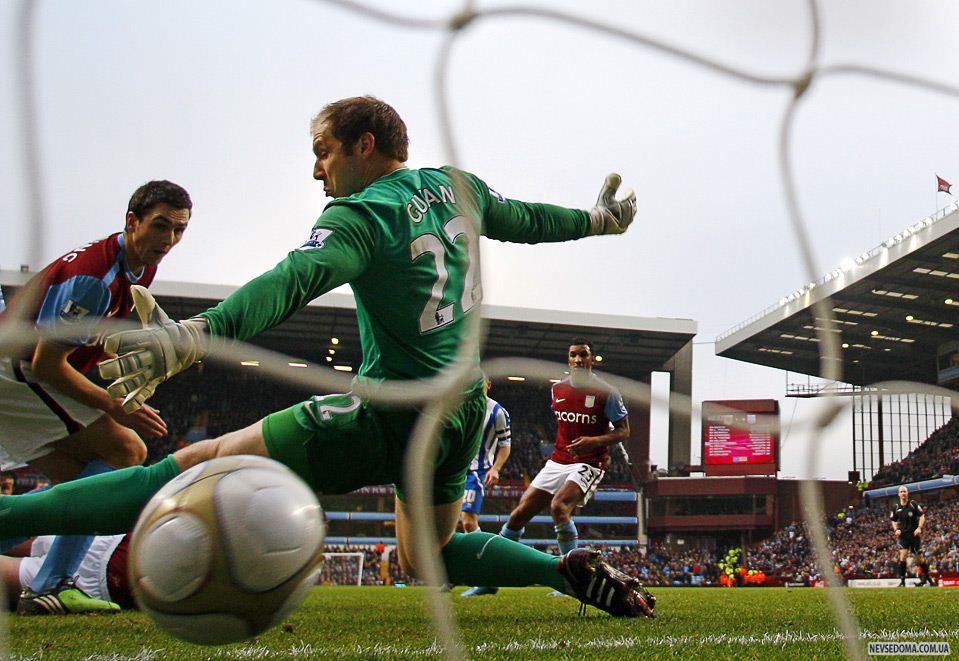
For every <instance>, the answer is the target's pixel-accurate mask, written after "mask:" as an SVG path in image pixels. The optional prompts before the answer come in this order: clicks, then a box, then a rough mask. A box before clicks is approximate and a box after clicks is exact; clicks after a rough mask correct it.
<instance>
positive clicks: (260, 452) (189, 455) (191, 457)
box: [173, 420, 270, 472]
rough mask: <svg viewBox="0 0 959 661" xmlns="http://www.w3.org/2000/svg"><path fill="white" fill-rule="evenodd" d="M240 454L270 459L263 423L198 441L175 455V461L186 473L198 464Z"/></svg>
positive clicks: (259, 421) (260, 421) (259, 422)
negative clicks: (264, 437) (264, 438)
mask: <svg viewBox="0 0 959 661" xmlns="http://www.w3.org/2000/svg"><path fill="white" fill-rule="evenodd" d="M238 454H253V455H257V456H259V457H269V456H270V455H269V453H268V452H267V451H266V442H265V441H264V440H263V421H262V420H258V421H257V422H254V423H253V424H252V425H250V426H249V427H244V428H243V429H240V430H238V431H233V432H230V433H228V434H224V435H223V436H218V437H217V438H210V439H206V440H203V441H197V442H196V443H193V444H191V445H188V446H186V447H185V448H181V449H179V450H177V451H176V452H174V453H173V459H174V461H176V465H177V466H178V467H179V468H180V471H181V472H182V471H185V470H186V469H188V468H192V467H193V466H196V465H197V464H200V463H203V462H204V461H209V460H210V459H216V458H217V457H230V456H234V455H238Z"/></svg>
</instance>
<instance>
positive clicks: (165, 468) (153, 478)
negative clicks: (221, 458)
mask: <svg viewBox="0 0 959 661" xmlns="http://www.w3.org/2000/svg"><path fill="white" fill-rule="evenodd" d="M179 473H180V469H179V468H178V467H177V465H176V462H175V461H174V460H173V455H170V456H168V457H167V458H166V459H164V460H163V461H160V462H158V463H155V464H153V465H152V466H133V467H131V468H123V469H121V470H116V471H111V472H109V473H102V474H100V475H94V476H92V477H86V478H83V479H81V480H74V481H72V482H65V483H63V484H58V485H56V486H55V487H52V488H50V489H48V490H46V491H41V492H38V493H31V494H24V495H22V496H0V535H2V536H3V537H15V536H31V537H32V536H35V535H111V534H121V533H127V532H130V531H131V530H132V529H133V525H134V524H135V523H136V520H137V517H138V516H139V515H140V510H142V509H143V506H144V505H146V503H147V501H148V500H150V497H151V496H153V494H155V493H156V492H157V491H159V490H160V487H162V486H163V485H164V484H166V483H167V482H169V481H170V480H172V479H173V478H174V477H176V476H177V475H178V474H179Z"/></svg>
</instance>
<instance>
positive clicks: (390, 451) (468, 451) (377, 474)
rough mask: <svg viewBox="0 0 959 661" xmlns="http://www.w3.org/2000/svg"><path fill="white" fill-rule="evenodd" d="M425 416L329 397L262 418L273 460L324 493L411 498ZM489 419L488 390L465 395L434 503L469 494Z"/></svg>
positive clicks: (439, 462) (440, 464)
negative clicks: (416, 438)
mask: <svg viewBox="0 0 959 661" xmlns="http://www.w3.org/2000/svg"><path fill="white" fill-rule="evenodd" d="M419 416H420V412H419V411H417V410H414V409H401V410H397V409H382V408H379V409H378V408H374V407H373V406H371V405H370V404H369V403H367V402H363V401H361V400H360V398H359V397H357V396H356V395H353V394H346V395H326V396H324V397H313V398H312V399H310V400H308V401H306V402H302V403H300V404H296V405H295V406H291V407H290V408H288V409H285V410H283V411H278V412H276V413H273V414H270V415H268V416H267V417H266V418H264V419H263V439H264V440H265V441H266V448H267V451H268V452H269V454H270V457H271V458H273V459H275V460H276V461H279V462H280V463H282V464H285V465H286V466H288V467H290V468H291V469H292V470H293V471H294V472H295V473H296V474H297V475H299V476H300V477H301V478H303V480H304V481H306V483H307V484H309V485H310V486H311V487H312V488H313V489H314V491H316V492H317V493H320V494H324V493H325V494H342V493H348V492H350V491H354V490H355V489H359V488H360V487H365V486H370V485H375V484H392V485H393V486H394V488H395V489H396V494H397V496H399V498H400V500H403V501H405V500H406V498H405V491H406V489H404V488H403V482H404V478H403V470H404V466H403V460H404V458H405V457H406V448H407V445H408V443H409V438H410V432H411V431H412V429H413V426H414V425H415V424H416V421H417V419H418V418H419ZM485 418H486V396H485V395H484V394H483V392H482V391H479V392H474V393H471V394H469V395H467V396H466V399H465V400H464V402H463V403H462V404H461V405H460V407H459V408H458V409H457V410H456V411H454V412H453V413H452V414H451V415H450V416H449V417H448V419H447V420H446V422H445V424H444V425H443V426H442V432H441V436H440V442H439V449H438V450H437V456H436V463H435V468H434V471H433V480H434V481H433V504H435V505H444V504H447V503H452V502H456V501H457V500H458V499H460V498H462V496H463V488H464V486H465V484H466V471H467V469H468V468H469V464H470V461H472V459H473V457H475V456H476V453H477V452H478V451H479V444H480V436H481V433H482V430H483V423H484V421H485Z"/></svg>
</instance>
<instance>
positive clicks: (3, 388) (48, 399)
mask: <svg viewBox="0 0 959 661" xmlns="http://www.w3.org/2000/svg"><path fill="white" fill-rule="evenodd" d="M103 415H105V414H104V412H103V411H101V410H99V409H94V408H90V407H89V406H84V405H83V404H81V403H79V402H77V401H74V400H73V399H70V398H69V397H67V396H66V395H64V394H62V393H60V392H57V391H56V390H54V389H53V388H52V387H51V386H49V385H47V384H45V383H42V382H37V381H36V380H35V379H34V378H33V372H31V370H30V364H29V363H27V362H26V361H22V360H15V359H12V358H0V470H12V469H14V468H20V467H22V466H23V465H24V463H26V462H29V461H32V460H34V459H38V458H40V457H42V456H44V455H47V454H50V452H52V451H53V448H52V447H50V445H51V444H52V443H53V442H54V441H59V440H60V439H62V438H65V437H67V436H69V435H70V434H72V433H74V432H76V431H79V430H80V429H83V428H84V427H86V426H88V425H89V424H90V423H92V422H93V421H94V420H96V419H97V418H99V417H101V416H103Z"/></svg>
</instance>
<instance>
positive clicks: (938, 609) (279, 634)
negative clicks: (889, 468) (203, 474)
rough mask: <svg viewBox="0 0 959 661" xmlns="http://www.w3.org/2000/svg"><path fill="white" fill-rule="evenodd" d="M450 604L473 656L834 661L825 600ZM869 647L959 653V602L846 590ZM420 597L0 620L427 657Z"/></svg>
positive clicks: (240, 653)
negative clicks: (181, 629) (643, 612)
mask: <svg viewBox="0 0 959 661" xmlns="http://www.w3.org/2000/svg"><path fill="white" fill-rule="evenodd" d="M462 589H463V588H457V589H456V590H455V591H454V592H453V593H452V594H451V595H445V597H446V598H448V600H449V603H450V605H451V606H452V608H453V611H454V613H455V615H456V620H457V623H458V626H459V632H460V636H461V641H462V643H463V646H464V650H465V653H466V656H467V657H468V658H471V659H474V658H475V659H480V658H482V659H586V658H596V659H603V661H608V660H611V659H637V658H640V657H642V658H644V659H645V658H682V659H687V658H694V659H710V660H711V661H712V660H713V659H744V658H746V659H750V658H752V659H769V658H820V659H832V658H835V659H838V658H843V656H844V654H843V643H842V640H841V638H840V635H839V632H838V630H837V629H836V626H835V624H834V622H833V620H832V618H831V616H830V612H829V606H828V604H827V601H826V594H825V591H824V590H817V589H808V588H806V589H787V588H738V589H720V588H715V589H710V588H669V589H658V590H655V594H656V596H657V598H658V600H659V601H658V603H657V607H656V610H657V614H658V617H657V618H656V619H655V620H638V619H634V620H625V619H614V618H611V617H609V616H607V615H606V614H605V613H601V612H599V611H597V610H595V609H592V608H590V609H589V612H588V615H587V616H586V617H578V616H577V615H576V611H577V607H578V602H577V601H576V600H574V599H564V598H547V597H546V596H545V595H546V593H547V592H548V591H549V590H548V589H546V588H523V589H519V588H507V589H503V590H500V592H499V594H498V595H495V596H487V597H476V598H470V599H462V598H460V597H459V596H458V593H459V592H460V591H462ZM847 594H848V596H849V599H850V601H851V603H852V607H853V609H854V611H855V613H856V615H857V616H858V618H859V623H860V628H861V629H862V631H863V635H862V638H861V644H862V646H863V648H864V649H865V645H866V643H867V642H870V641H900V642H901V641H911V642H937V643H939V642H948V643H950V644H951V646H952V652H953V654H954V655H955V654H959V619H957V617H956V615H957V613H959V606H957V604H956V598H957V597H959V592H955V591H952V590H946V589H933V588H927V589H915V588H911V589H905V590H903V589H899V590H896V589H871V590H848V591H847ZM424 596H425V594H424V589H422V588H405V589H398V588H388V587H367V588H357V587H334V588H329V587H324V588H317V589H315V590H313V592H312V593H311V595H310V597H309V598H308V599H307V601H306V603H305V604H304V605H303V607H302V608H300V609H299V610H298V611H297V612H296V613H294V614H293V616H292V617H291V618H290V619H289V620H288V621H287V622H286V624H285V625H283V626H281V627H278V628H275V629H273V630H271V631H269V632H267V633H266V634H264V635H262V636H260V637H259V638H257V639H256V640H253V641H249V642H247V643H241V644H236V645H227V646H223V647H197V646H194V645H189V644H186V643H181V642H179V641H177V640H175V639H173V638H171V637H169V636H167V635H165V634H164V633H162V632H161V631H160V630H158V629H157V628H156V627H155V626H153V624H152V623H151V622H150V620H149V618H147V617H146V616H145V615H142V614H140V613H123V614H121V615H118V616H70V617H32V618H31V617H17V616H8V617H7V618H6V622H7V625H8V632H7V639H6V643H7V645H6V648H7V649H6V653H5V654H3V658H5V659H15V660H25V659H31V660H36V661H40V660H46V659H89V660H101V659H102V660H107V659H109V660H119V659H138V660H140V661H148V660H151V659H177V660H179V659H289V658H309V659H429V658H442V654H441V653H440V652H439V651H438V650H437V649H436V648H435V647H434V645H433V642H434V638H433V633H432V627H431V625H430V620H429V616H428V613H427V607H426V604H425V600H424Z"/></svg>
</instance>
